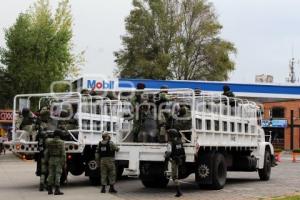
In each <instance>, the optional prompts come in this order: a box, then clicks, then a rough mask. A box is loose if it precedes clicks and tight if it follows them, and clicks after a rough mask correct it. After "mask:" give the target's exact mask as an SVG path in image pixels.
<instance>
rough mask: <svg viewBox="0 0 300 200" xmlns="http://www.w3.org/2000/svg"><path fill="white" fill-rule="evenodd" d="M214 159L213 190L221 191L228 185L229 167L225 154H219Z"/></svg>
mask: <svg viewBox="0 0 300 200" xmlns="http://www.w3.org/2000/svg"><path fill="white" fill-rule="evenodd" d="M213 158H214V160H213V169H212V170H213V172H212V184H211V189H214V190H220V189H222V188H223V187H224V185H225V183H226V177H227V166H226V162H225V158H224V156H223V154H221V153H217V154H215V156H214V157H213Z"/></svg>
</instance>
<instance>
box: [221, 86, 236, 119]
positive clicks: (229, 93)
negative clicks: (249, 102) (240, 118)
mask: <svg viewBox="0 0 300 200" xmlns="http://www.w3.org/2000/svg"><path fill="white" fill-rule="evenodd" d="M222 95H224V96H227V97H228V98H229V105H230V107H231V108H230V114H231V115H234V112H235V111H234V106H235V101H234V99H233V98H234V94H233V92H232V91H231V90H230V87H229V86H228V85H224V86H223V94H222ZM225 105H227V102H225Z"/></svg>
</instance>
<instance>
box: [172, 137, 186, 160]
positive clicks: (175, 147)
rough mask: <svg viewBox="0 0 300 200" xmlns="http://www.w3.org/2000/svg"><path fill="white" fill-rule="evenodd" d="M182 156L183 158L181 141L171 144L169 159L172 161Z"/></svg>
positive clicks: (183, 152)
mask: <svg viewBox="0 0 300 200" xmlns="http://www.w3.org/2000/svg"><path fill="white" fill-rule="evenodd" d="M183 156H185V151H184V147H183V144H182V142H181V141H174V142H172V153H171V156H170V157H171V158H172V159H176V158H179V157H183Z"/></svg>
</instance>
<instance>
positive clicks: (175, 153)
mask: <svg viewBox="0 0 300 200" xmlns="http://www.w3.org/2000/svg"><path fill="white" fill-rule="evenodd" d="M168 134H169V138H170V140H169V143H168V148H167V151H166V154H165V158H166V161H168V160H171V164H172V179H173V181H174V183H175V185H176V195H175V197H180V196H182V193H181V191H180V183H179V180H178V168H179V167H180V166H182V165H183V164H184V162H185V150H184V147H183V143H182V141H181V135H180V133H179V132H178V131H177V130H176V129H169V130H168Z"/></svg>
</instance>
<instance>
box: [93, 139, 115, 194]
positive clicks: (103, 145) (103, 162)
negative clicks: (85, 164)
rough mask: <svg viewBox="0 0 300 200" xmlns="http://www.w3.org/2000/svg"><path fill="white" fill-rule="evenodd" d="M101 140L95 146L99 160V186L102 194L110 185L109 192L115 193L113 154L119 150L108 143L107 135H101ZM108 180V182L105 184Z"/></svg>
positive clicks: (110, 142) (111, 143)
mask: <svg viewBox="0 0 300 200" xmlns="http://www.w3.org/2000/svg"><path fill="white" fill-rule="evenodd" d="M102 137H103V140H102V141H101V142H99V144H98V146H97V151H96V152H97V154H98V156H99V158H100V172H101V185H102V190H101V192H102V193H105V186H106V185H108V184H109V185H110V189H109V192H114V193H115V192H117V191H116V190H115V189H114V184H115V182H116V166H115V152H116V151H119V148H118V147H117V146H116V145H115V144H114V143H113V142H112V141H110V137H109V135H108V134H103V136H102ZM107 180H108V182H107Z"/></svg>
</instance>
